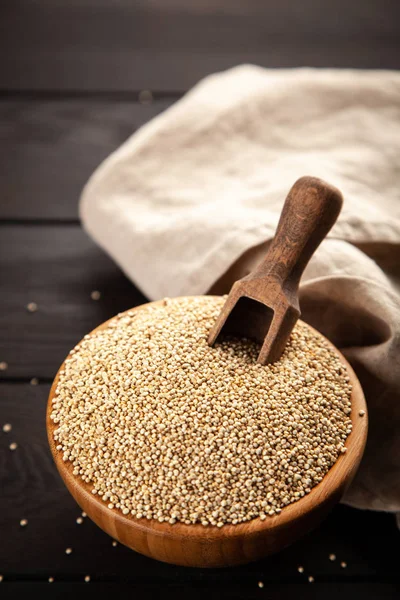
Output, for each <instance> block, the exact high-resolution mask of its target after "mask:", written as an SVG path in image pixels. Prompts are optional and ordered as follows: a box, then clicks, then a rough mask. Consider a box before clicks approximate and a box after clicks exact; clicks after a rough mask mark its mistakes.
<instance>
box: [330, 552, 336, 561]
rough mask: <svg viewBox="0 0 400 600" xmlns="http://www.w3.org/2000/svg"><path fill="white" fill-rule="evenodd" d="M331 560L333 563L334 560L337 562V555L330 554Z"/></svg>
mask: <svg viewBox="0 0 400 600" xmlns="http://www.w3.org/2000/svg"><path fill="white" fill-rule="evenodd" d="M329 560H331V561H332V562H333V561H334V560H336V554H330V555H329Z"/></svg>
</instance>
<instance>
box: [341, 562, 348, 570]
mask: <svg viewBox="0 0 400 600" xmlns="http://www.w3.org/2000/svg"><path fill="white" fill-rule="evenodd" d="M340 566H341V567H342V569H345V568H346V567H347V563H346V562H344V561H343V562H341V563H340Z"/></svg>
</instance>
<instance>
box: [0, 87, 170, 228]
mask: <svg viewBox="0 0 400 600" xmlns="http://www.w3.org/2000/svg"><path fill="white" fill-rule="evenodd" d="M172 103H173V100H156V101H154V102H153V103H152V104H149V105H142V104H139V103H138V102H137V96H136V95H133V96H132V98H127V99H126V100H124V99H118V98H112V97H111V98H109V99H104V98H93V97H87V98H76V97H70V98H65V99H64V98H63V97H62V96H61V97H59V98H57V97H53V98H49V99H47V100H46V99H40V98H36V99H35V98H32V97H30V98H29V97H28V98H24V97H19V98H18V97H14V98H13V99H11V98H9V97H7V98H3V99H1V98H0V190H1V199H0V220H1V219H24V220H26V219H32V220H37V219H56V220H63V219H67V220H71V219H76V220H77V219H78V201H79V196H80V194H81V191H82V188H83V186H84V185H85V183H86V182H87V180H88V179H89V177H90V175H91V174H92V173H93V171H94V170H95V169H96V168H97V167H98V166H99V165H100V163H101V162H102V161H103V160H104V159H105V158H106V157H107V156H109V154H111V152H113V151H114V150H115V149H116V148H118V147H119V146H120V145H121V144H122V143H123V142H124V141H125V140H126V139H127V138H128V137H129V136H130V135H132V134H133V133H134V132H135V131H136V130H137V129H138V128H139V127H141V126H142V125H144V124H145V123H146V122H147V121H149V120H150V119H152V118H153V117H154V116H156V115H158V114H159V113H160V112H162V111H163V110H164V109H166V108H167V107H169V106H170V105H171V104H172Z"/></svg>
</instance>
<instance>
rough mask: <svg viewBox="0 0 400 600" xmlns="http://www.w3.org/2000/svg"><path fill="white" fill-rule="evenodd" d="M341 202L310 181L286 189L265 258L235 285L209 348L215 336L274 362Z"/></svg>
mask: <svg viewBox="0 0 400 600" xmlns="http://www.w3.org/2000/svg"><path fill="white" fill-rule="evenodd" d="M342 203H343V198H342V194H341V193H340V192H339V190H338V189H336V188H335V187H333V186H331V185H329V184H328V183H325V182H324V181H322V180H321V179H317V178H316V177H301V179H298V180H297V181H296V183H295V184H294V185H293V187H292V189H291V190H290V192H289V194H288V196H287V198H286V201H285V204H284V206H283V210H282V214H281V217H280V219H279V223H278V228H277V230H276V233H275V237H274V238H273V240H272V242H271V245H270V246H269V248H268V252H267V255H266V257H265V259H264V260H263V262H262V263H261V264H259V265H258V266H257V267H256V268H255V269H254V270H253V271H252V272H251V273H249V275H246V277H243V279H240V280H239V281H236V282H235V283H234V284H233V286H232V289H231V291H230V293H229V296H228V298H227V300H226V302H225V304H224V306H223V307H222V310H221V312H220V314H219V316H218V318H217V321H216V322H215V325H214V326H213V328H212V329H211V332H210V335H209V338H208V343H209V344H210V346H212V345H213V344H214V342H215V341H216V340H217V339H218V337H219V336H220V335H221V334H224V335H234V336H237V337H246V338H250V339H254V340H256V341H257V342H260V343H261V344H262V347H261V351H260V353H259V355H258V361H257V362H259V363H261V364H262V365H265V364H267V363H271V362H275V361H276V360H278V359H279V358H280V357H281V355H282V352H283V351H284V349H285V346H286V343H287V341H288V339H289V336H290V334H291V332H292V329H293V327H294V326H295V324H296V321H297V319H298V318H299V317H300V309H299V299H298V289H299V282H300V278H301V276H302V274H303V271H304V269H305V267H306V265H307V263H308V261H309V260H310V258H311V256H312V255H313V254H314V252H315V250H316V249H317V248H318V246H319V244H320V243H321V242H322V240H323V239H324V237H325V236H326V234H327V233H328V231H329V230H330V229H331V227H332V226H333V224H334V223H335V221H336V219H337V217H338V215H339V213H340V209H341V208H342Z"/></svg>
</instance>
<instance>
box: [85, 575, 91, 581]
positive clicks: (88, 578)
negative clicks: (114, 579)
mask: <svg viewBox="0 0 400 600" xmlns="http://www.w3.org/2000/svg"><path fill="white" fill-rule="evenodd" d="M89 581H90V575H85V582H86V583H89Z"/></svg>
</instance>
